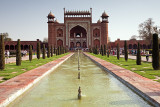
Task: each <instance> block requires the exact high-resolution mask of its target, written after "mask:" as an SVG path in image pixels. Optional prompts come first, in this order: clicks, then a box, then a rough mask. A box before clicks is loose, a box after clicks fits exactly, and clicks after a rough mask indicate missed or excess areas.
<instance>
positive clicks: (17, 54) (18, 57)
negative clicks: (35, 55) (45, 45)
mask: <svg viewBox="0 0 160 107" xmlns="http://www.w3.org/2000/svg"><path fill="white" fill-rule="evenodd" d="M16 65H17V66H20V65H21V44H20V39H18V41H17V49H16Z"/></svg>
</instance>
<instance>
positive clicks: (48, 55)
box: [47, 45, 50, 58]
mask: <svg viewBox="0 0 160 107" xmlns="http://www.w3.org/2000/svg"><path fill="white" fill-rule="evenodd" d="M47 50H48V53H47V57H48V58H49V57H50V46H49V45H48V48H47Z"/></svg>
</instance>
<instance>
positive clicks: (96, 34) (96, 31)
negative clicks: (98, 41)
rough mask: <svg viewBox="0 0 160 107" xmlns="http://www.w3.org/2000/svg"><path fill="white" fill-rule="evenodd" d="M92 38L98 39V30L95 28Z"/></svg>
mask: <svg viewBox="0 0 160 107" xmlns="http://www.w3.org/2000/svg"><path fill="white" fill-rule="evenodd" d="M93 36H94V37H99V36H100V30H99V29H98V28H95V29H94V30H93Z"/></svg>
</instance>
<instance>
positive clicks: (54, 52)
mask: <svg viewBox="0 0 160 107" xmlns="http://www.w3.org/2000/svg"><path fill="white" fill-rule="evenodd" d="M54 54H56V48H55V45H54Z"/></svg>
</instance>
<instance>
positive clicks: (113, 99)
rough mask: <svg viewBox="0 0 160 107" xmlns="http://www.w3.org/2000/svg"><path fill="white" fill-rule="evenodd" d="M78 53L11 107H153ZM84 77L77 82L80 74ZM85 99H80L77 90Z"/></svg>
mask: <svg viewBox="0 0 160 107" xmlns="http://www.w3.org/2000/svg"><path fill="white" fill-rule="evenodd" d="M79 63H80V70H78V55H77V53H75V54H74V55H73V56H72V57H70V58H69V59H68V60H67V61H65V62H64V63H63V64H62V65H60V66H59V67H58V68H57V69H56V70H54V71H53V72H52V73H51V74H49V75H47V76H46V77H45V78H43V79H42V80H41V81H40V82H38V83H37V84H36V85H35V86H33V87H32V88H31V89H29V90H28V91H27V92H25V93H24V94H23V95H22V96H20V97H19V98H17V99H16V100H15V101H14V102H13V103H11V104H10V105H9V106H8V107H150V106H151V105H149V104H148V103H147V102H146V101H144V100H143V99H142V98H141V97H139V96H138V95H137V94H135V93H134V92H133V91H131V90H130V89H129V88H128V87H126V86H125V85H124V84H122V83H121V82H119V81H118V80H117V79H116V78H114V77H113V76H112V75H111V74H109V73H107V72H106V71H104V70H103V69H101V68H100V67H98V66H97V65H96V64H95V63H93V62H92V61H91V60H90V59H89V58H87V57H86V56H84V55H83V54H82V53H81V54H80V62H79ZM79 71H80V73H81V78H80V79H78V72H79ZM79 86H80V87H81V90H82V99H81V100H78V98H77V95H78V87H79Z"/></svg>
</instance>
